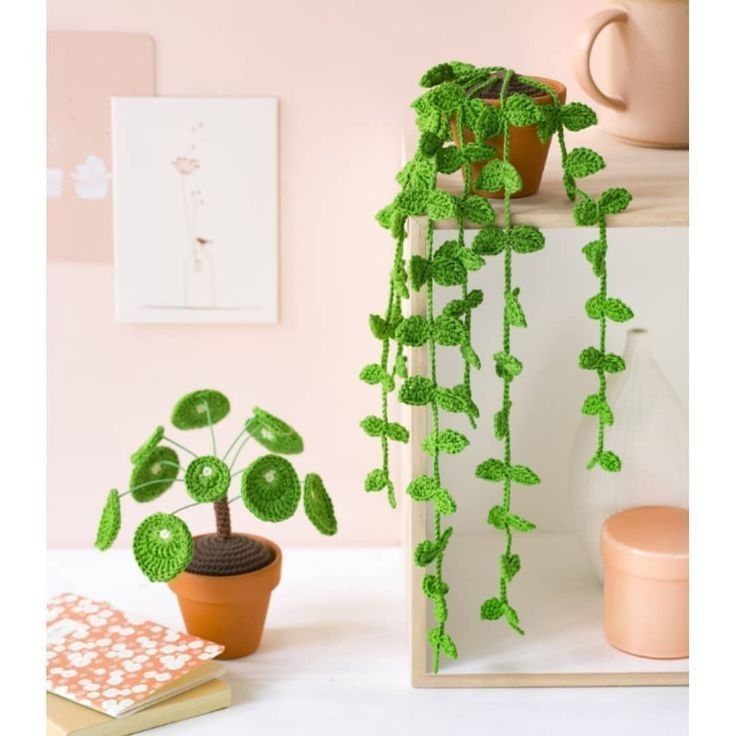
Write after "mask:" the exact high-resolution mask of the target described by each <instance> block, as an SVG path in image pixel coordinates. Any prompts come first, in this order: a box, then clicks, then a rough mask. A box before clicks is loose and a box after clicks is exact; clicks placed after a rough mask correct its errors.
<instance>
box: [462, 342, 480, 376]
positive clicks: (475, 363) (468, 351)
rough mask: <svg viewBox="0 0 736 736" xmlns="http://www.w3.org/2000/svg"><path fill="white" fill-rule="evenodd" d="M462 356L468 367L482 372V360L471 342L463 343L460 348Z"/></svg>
mask: <svg viewBox="0 0 736 736" xmlns="http://www.w3.org/2000/svg"><path fill="white" fill-rule="evenodd" d="M460 354H461V355H462V356H463V360H464V361H465V362H466V363H467V364H468V365H470V366H472V367H473V368H475V369H476V370H480V358H479V357H478V353H476V352H475V350H473V347H472V345H471V344H470V343H469V342H466V343H463V344H462V345H461V346H460Z"/></svg>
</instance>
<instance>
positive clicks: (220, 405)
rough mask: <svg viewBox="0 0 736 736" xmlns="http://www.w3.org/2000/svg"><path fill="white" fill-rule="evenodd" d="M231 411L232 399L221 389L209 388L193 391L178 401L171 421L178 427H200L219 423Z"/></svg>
mask: <svg viewBox="0 0 736 736" xmlns="http://www.w3.org/2000/svg"><path fill="white" fill-rule="evenodd" d="M229 413H230V401H229V400H228V398H227V396H225V395H224V394H221V393H220V392H219V391H214V390H212V389H209V388H205V389H200V390H199V391H192V393H189V394H187V395H186V396H182V397H181V398H180V399H179V401H177V402H176V405H175V406H174V410H173V411H172V413H171V423H172V424H173V425H174V426H175V427H176V428H177V429H200V428H201V427H207V426H209V425H210V424H217V422H219V421H220V420H221V419H224V418H225V417H226V416H227V415H228V414H229Z"/></svg>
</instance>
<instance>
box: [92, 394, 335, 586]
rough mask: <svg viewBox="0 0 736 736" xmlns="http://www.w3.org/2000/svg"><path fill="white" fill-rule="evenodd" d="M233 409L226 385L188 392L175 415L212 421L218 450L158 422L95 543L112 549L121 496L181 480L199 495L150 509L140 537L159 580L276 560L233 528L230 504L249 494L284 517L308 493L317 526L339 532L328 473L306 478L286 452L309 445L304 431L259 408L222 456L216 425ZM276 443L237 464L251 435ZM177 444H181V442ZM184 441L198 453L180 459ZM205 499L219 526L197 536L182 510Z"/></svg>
mask: <svg viewBox="0 0 736 736" xmlns="http://www.w3.org/2000/svg"><path fill="white" fill-rule="evenodd" d="M229 412H230V402H229V400H228V399H227V397H226V396H225V395H224V394H222V393H220V392H219V391H214V390H212V389H202V390H199V391H193V392H192V393H189V394H187V395H186V396H183V397H182V398H181V399H180V400H179V401H178V402H177V404H176V405H175V407H174V410H173V412H172V415H171V423H172V424H173V425H174V427H176V428H177V429H180V430H193V429H201V428H208V429H209V432H210V437H211V443H212V452H211V453H208V454H206V455H199V456H198V455H197V454H196V453H195V452H193V451H192V450H190V449H188V448H187V447H185V446H184V445H182V444H180V443H179V442H177V441H176V440H173V439H171V438H170V437H168V436H166V434H165V430H164V427H163V426H158V427H156V429H155V430H154V431H153V433H152V434H151V436H150V437H149V438H148V439H147V440H146V441H145V442H144V443H143V444H142V445H141V446H140V447H139V448H138V449H137V450H136V451H135V452H134V453H133V454H132V455H131V458H130V460H131V463H132V466H133V467H132V470H131V475H130V482H129V484H128V489H127V490H126V491H125V492H123V493H119V492H118V491H117V489H112V490H111V491H110V492H109V493H108V496H107V501H106V503H105V506H104V509H103V511H102V516H101V518H100V521H99V525H98V529H97V539H96V540H95V546H96V547H97V548H98V549H100V550H106V549H109V548H110V547H111V546H112V545H113V543H114V542H115V539H116V538H117V536H118V533H119V531H120V526H121V506H120V499H121V497H123V496H126V495H128V494H130V495H131V496H132V498H133V500H134V501H137V502H138V503H148V502H150V501H153V500H155V499H157V498H158V497H159V496H161V495H162V494H163V493H164V492H165V491H167V490H169V489H170V488H171V487H172V486H174V484H175V483H183V484H184V488H185V489H186V492H187V494H188V495H189V496H190V498H191V499H192V500H193V503H189V504H187V505H185V506H182V507H181V508H178V509H176V510H175V511H172V512H171V513H168V514H166V513H161V512H157V513H154V514H151V515H150V516H148V517H146V518H145V519H144V520H143V521H142V522H141V523H140V525H139V526H138V528H137V529H136V531H135V535H134V538H133V553H134V555H135V559H136V562H137V563H138V566H139V567H140V569H141V571H142V572H143V573H144V575H146V577H147V578H148V579H149V580H151V581H153V582H163V581H168V580H172V579H173V578H175V577H176V576H177V575H179V573H181V572H183V571H184V570H188V571H189V572H194V573H197V574H202V575H237V574H242V573H246V572H252V571H254V570H256V569H259V568H261V567H264V566H265V565H267V564H269V563H270V562H271V557H270V553H269V552H268V550H267V548H266V547H265V545H262V544H261V543H260V542H258V541H257V540H255V539H251V538H249V537H247V536H246V535H243V534H235V533H234V532H233V531H232V528H231V518H230V504H231V503H233V501H236V500H238V499H241V500H242V502H243V504H244V505H245V507H246V508H247V509H248V510H249V511H250V512H251V513H252V514H253V515H254V516H255V517H256V518H258V519H261V520H262V521H271V522H279V521H284V520H286V519H288V518H290V517H291V516H293V515H294V514H295V513H296V511H297V508H298V507H299V501H300V499H301V500H303V504H304V512H305V514H306V516H307V518H308V519H309V520H310V521H311V522H312V524H313V525H314V526H315V528H316V529H317V531H319V532H320V533H322V534H326V535H333V534H335V533H336V532H337V520H336V519H335V512H334V509H333V505H332V500H331V499H330V497H329V495H328V493H327V491H326V490H325V487H324V484H323V483H322V479H321V478H320V477H319V476H318V475H316V474H315V473H308V474H307V475H306V476H305V478H304V481H303V483H302V482H301V481H300V480H299V476H298V475H297V472H296V470H295V469H294V466H293V465H292V464H291V462H289V460H287V459H286V458H285V457H283V455H295V454H298V453H301V452H302V450H303V449H304V442H303V440H302V438H301V436H300V435H299V434H298V433H297V432H296V430H294V429H293V428H292V427H290V426H289V425H288V424H287V423H286V422H284V421H282V420H280V419H278V418H277V417H275V416H273V415H272V414H269V413H268V412H266V411H263V409H259V408H255V409H254V410H253V414H252V416H251V417H250V418H249V419H248V420H247V421H246V422H245V424H244V426H243V428H242V430H241V431H240V432H239V433H238V434H237V436H236V437H235V439H234V440H233V441H232V443H231V444H230V446H229V447H228V449H227V450H226V451H225V453H224V454H223V455H222V456H221V457H218V455H217V441H216V436H215V429H214V425H215V424H216V423H217V422H219V421H220V420H222V419H224V418H225V417H226V416H227V415H228V414H229ZM251 439H253V440H255V441H256V442H258V443H259V444H260V445H262V446H263V447H265V448H266V449H267V450H269V454H267V455H262V456H261V457H259V458H257V459H255V460H254V461H253V462H251V463H250V464H249V465H247V466H245V467H243V468H241V469H239V470H233V469H234V467H235V464H236V462H237V459H238V457H239V456H240V453H241V450H242V449H243V447H244V446H245V444H246V443H247V442H248V441H249V440H251ZM174 448H176V449H174ZM177 449H178V450H181V451H183V452H184V453H186V454H187V455H189V456H191V457H192V458H193V459H192V460H190V461H189V462H188V463H186V462H182V461H180V459H179V455H178V453H177ZM238 475H239V476H241V478H240V493H239V494H238V495H236V496H234V497H232V498H228V497H227V493H228V490H229V488H230V484H231V481H232V479H233V478H235V477H237V476H238ZM201 504H212V506H213V508H214V514H215V524H216V528H217V531H216V533H215V534H210V535H202V536H199V537H196V538H193V537H192V534H191V532H190V531H189V527H188V526H187V525H186V524H185V523H184V521H182V520H181V519H180V518H179V516H178V514H179V513H180V512H182V511H184V510H186V509H189V508H192V507H194V506H199V505H201Z"/></svg>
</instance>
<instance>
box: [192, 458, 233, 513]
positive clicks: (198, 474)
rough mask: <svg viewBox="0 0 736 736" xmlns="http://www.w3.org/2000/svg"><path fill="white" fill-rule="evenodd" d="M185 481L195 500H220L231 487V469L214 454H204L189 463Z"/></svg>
mask: <svg viewBox="0 0 736 736" xmlns="http://www.w3.org/2000/svg"><path fill="white" fill-rule="evenodd" d="M184 483H185V485H186V489H187V493H188V494H189V495H190V496H191V497H192V498H193V499H194V500H195V501H199V502H200V503H210V502H212V501H219V500H220V499H221V498H222V497H223V496H225V495H226V494H227V490H228V488H230V469H229V468H228V466H227V465H226V464H225V463H224V462H222V460H220V459H218V458H216V457H215V456H214V455H203V456H202V457H198V458H195V459H194V460H192V462H191V463H189V467H188V468H187V472H186V475H185V476H184Z"/></svg>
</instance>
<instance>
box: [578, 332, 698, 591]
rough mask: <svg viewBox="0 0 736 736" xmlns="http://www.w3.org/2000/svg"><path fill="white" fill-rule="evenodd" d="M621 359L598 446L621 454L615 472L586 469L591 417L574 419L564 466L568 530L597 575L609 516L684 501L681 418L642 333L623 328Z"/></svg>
mask: <svg viewBox="0 0 736 736" xmlns="http://www.w3.org/2000/svg"><path fill="white" fill-rule="evenodd" d="M624 360H625V361H626V370H625V371H624V372H623V373H620V374H616V375H615V376H614V377H612V378H611V379H610V380H609V383H608V387H609V390H608V401H609V404H610V406H611V409H612V411H613V416H614V424H613V426H611V427H607V430H606V447H607V448H609V449H611V450H613V451H614V452H615V453H616V454H617V455H619V457H620V458H621V461H622V468H621V471H620V472H618V473H607V472H606V471H604V470H601V469H600V468H599V467H597V468H595V469H593V470H587V469H586V467H585V466H586V463H587V462H588V460H589V459H590V457H591V455H592V454H593V452H594V450H595V444H596V432H597V422H596V421H595V419H593V418H591V417H583V418H582V421H581V425H580V429H579V430H578V433H577V436H576V439H575V445H574V448H573V454H572V467H571V470H570V493H571V503H572V509H573V516H574V521H575V527H576V531H577V534H578V536H579V538H580V541H581V543H582V545H583V547H584V548H585V552H586V554H587V556H588V558H589V560H590V564H591V565H592V567H593V568H594V569H595V571H596V573H597V575H598V578H599V579H600V580H603V565H602V562H601V556H600V531H601V526H602V525H603V522H604V521H605V520H606V519H607V518H608V517H609V516H611V515H612V514H615V513H617V512H618V511H623V510H624V509H628V508H634V507H637V506H679V507H684V508H687V506H688V432H687V415H686V411H685V407H684V406H683V404H682V402H681V401H680V399H679V398H678V396H677V394H676V393H675V390H674V389H673V388H672V385H671V384H670V382H669V381H668V380H667V377H666V376H665V374H664V373H663V372H662V369H661V368H660V367H659V365H658V364H657V362H656V360H655V359H654V356H653V355H652V352H651V349H650V345H649V334H648V332H647V331H646V330H643V329H634V330H629V332H628V333H627V336H626V347H625V350H624Z"/></svg>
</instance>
